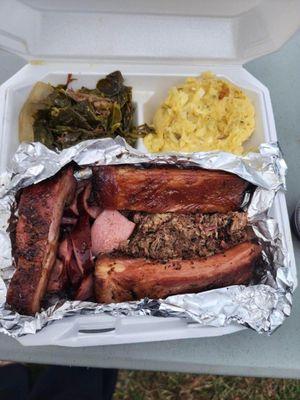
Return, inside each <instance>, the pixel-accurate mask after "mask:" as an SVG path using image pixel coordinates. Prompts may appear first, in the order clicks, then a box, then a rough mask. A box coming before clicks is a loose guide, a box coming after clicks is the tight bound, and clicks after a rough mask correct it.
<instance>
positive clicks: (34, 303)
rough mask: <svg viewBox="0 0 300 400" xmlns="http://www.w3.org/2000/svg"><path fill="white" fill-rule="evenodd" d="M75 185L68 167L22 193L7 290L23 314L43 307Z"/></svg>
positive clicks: (10, 302) (9, 298) (17, 308)
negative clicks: (14, 264)
mask: <svg viewBox="0 0 300 400" xmlns="http://www.w3.org/2000/svg"><path fill="white" fill-rule="evenodd" d="M75 188H76V180H75V178H74V176H73V170H72V168H71V167H69V168H67V169H65V170H63V171H61V172H60V173H58V174H57V175H56V176H55V177H53V178H50V179H47V180H45V181H42V182H40V183H38V184H36V185H32V186H29V187H27V188H25V189H24V190H23V192H22V194H21V197H20V202H19V220H18V223H17V228H16V246H15V247H16V261H17V270H16V272H15V274H14V276H13V278H12V280H11V283H10V285H9V289H8V293H7V303H8V304H9V305H11V306H12V307H13V308H14V309H15V310H16V311H18V312H20V313H21V314H29V315H31V314H35V313H36V312H38V311H39V310H40V304H41V300H42V298H43V296H44V294H45V291H46V288H47V284H48V280H49V276H50V273H51V271H52V268H53V265H54V263H55V260H56V252H57V242H58V237H59V231H60V229H59V228H60V223H61V218H62V214H63V209H64V206H65V204H66V203H67V202H69V201H71V199H72V197H73V195H74V192H75Z"/></svg>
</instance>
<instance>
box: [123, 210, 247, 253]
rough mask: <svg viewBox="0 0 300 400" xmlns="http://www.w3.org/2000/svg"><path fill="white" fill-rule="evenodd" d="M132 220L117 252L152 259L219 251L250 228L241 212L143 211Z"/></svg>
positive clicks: (238, 238)
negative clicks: (156, 212)
mask: <svg viewBox="0 0 300 400" xmlns="http://www.w3.org/2000/svg"><path fill="white" fill-rule="evenodd" d="M133 221H134V222H135V224H136V228H135V231H134V233H133V234H132V235H131V237H130V238H129V240H127V241H126V242H123V243H122V245H121V246H120V248H119V252H120V253H121V254H124V255H126V256H131V257H137V258H138V257H141V258H143V257H146V258H152V259H155V260H169V259H172V258H184V259H189V258H195V257H196V258H197V257H198V258H199V257H207V256H210V255H213V254H216V253H220V252H222V251H224V250H226V249H228V248H229V247H232V246H234V245H236V244H238V243H242V242H245V241H247V240H249V239H250V238H251V236H252V234H251V233H252V230H251V229H250V228H249V227H248V226H247V224H248V221H247V215H246V213H244V212H237V211H234V212H229V213H227V214H219V213H216V214H199V213H196V214H174V213H165V214H143V213H136V214H135V215H134V216H133Z"/></svg>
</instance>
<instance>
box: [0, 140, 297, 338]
mask: <svg viewBox="0 0 300 400" xmlns="http://www.w3.org/2000/svg"><path fill="white" fill-rule="evenodd" d="M70 161H75V162H76V163H77V164H78V165H80V166H84V165H90V164H98V165H107V164H123V163H126V164H140V163H156V164H176V165H184V166H191V165H193V166H200V167H203V168H207V169H219V170H224V171H228V172H232V173H234V174H237V175H239V176H240V177H242V178H243V179H245V180H247V181H249V182H251V183H253V184H254V185H256V186H257V188H256V189H255V192H254V194H253V196H252V198H251V201H250V204H249V205H248V207H247V212H248V217H249V219H250V222H251V224H252V226H253V229H254V231H255V233H256V235H257V237H258V238H259V241H260V242H261V243H263V244H264V246H263V247H264V251H263V260H264V268H263V273H262V274H261V276H260V282H259V284H256V285H250V286H243V285H241V286H230V287H226V288H222V289H215V290H210V291H207V292H203V293H198V294H183V295H176V296H170V297H168V298H167V299H164V300H151V299H144V300H141V301H136V302H128V303H119V304H105V305H102V304H95V303H90V302H79V301H65V302H64V303H59V302H57V303H55V302H54V304H53V305H52V306H51V307H50V308H48V309H47V310H43V311H42V312H40V313H38V314H36V316H35V317H28V316H21V315H19V314H17V313H15V312H13V311H11V310H9V308H8V307H6V305H5V296H6V288H7V285H8V283H9V280H10V278H11V276H12V274H13V272H14V270H15V267H14V259H13V256H12V254H11V241H10V234H9V232H10V230H11V229H12V228H11V226H12V222H11V221H12V218H11V217H12V210H13V209H14V208H15V195H16V193H17V191H18V190H19V189H21V188H23V187H25V186H28V185H31V184H33V183H37V182H39V181H41V180H44V179H46V178H49V177H51V176H53V175H54V174H55V173H56V172H58V171H59V170H60V169H61V168H62V167H63V166H64V165H66V164H68V163H69V162H70ZM286 169H287V167H286V164H285V162H284V160H283V158H282V156H281V153H280V150H279V147H278V145H277V144H276V143H271V144H270V143H268V144H262V145H261V146H260V148H259V152H258V153H248V154H247V155H245V156H236V155H234V154H229V153H224V152H218V151H216V152H202V153H193V154H179V155H178V154H176V155H174V154H167V155H166V154H164V155H155V154H144V153H140V152H139V151H137V150H136V149H133V148H131V147H130V146H128V145H127V144H126V142H125V141H124V140H123V139H122V138H116V139H115V140H113V139H99V140H90V141H86V142H82V143H80V144H78V145H76V146H73V147H71V148H68V149H66V150H63V151H62V152H60V153H58V152H55V151H51V150H49V149H47V148H46V147H45V146H44V145H42V144H41V143H23V144H21V145H20V146H19V148H18V150H17V152H16V154H15V156H14V158H13V160H12V162H11V166H10V169H9V170H7V171H6V172H5V173H3V174H2V175H0V274H1V278H0V332H4V333H6V334H9V335H11V336H13V337H16V338H17V337H19V336H22V335H24V334H34V333H36V332H37V331H39V330H40V329H42V328H43V327H44V326H45V325H47V324H49V323H50V322H52V321H54V320H57V319H62V318H65V317H68V316H70V315H76V314H99V313H106V314H110V315H114V316H116V315H120V314H122V315H135V316H136V315H153V316H163V317H180V318H185V319H187V320H189V321H194V322H197V323H199V324H201V325H209V326H215V327H221V326H226V325H229V324H235V325H236V324H240V325H243V326H246V327H249V328H252V329H254V330H256V331H257V332H266V333H272V332H273V331H274V330H275V329H276V328H277V327H278V326H280V325H281V324H282V323H283V321H284V319H285V318H286V317H287V316H289V315H290V312H291V305H292V293H293V291H294V289H295V287H296V285H297V277H296V269H295V265H294V263H293V260H291V259H290V255H289V253H288V251H287V248H286V246H285V243H284V240H283V239H284V238H282V237H281V233H280V230H279V226H278V223H277V222H276V221H275V220H274V219H273V218H271V217H270V216H269V211H270V209H271V206H272V204H273V201H274V197H275V195H276V193H277V192H278V191H279V190H282V189H285V174H286ZM86 172H87V169H86V170H85V171H83V173H86ZM77 178H78V179H80V174H79V176H77Z"/></svg>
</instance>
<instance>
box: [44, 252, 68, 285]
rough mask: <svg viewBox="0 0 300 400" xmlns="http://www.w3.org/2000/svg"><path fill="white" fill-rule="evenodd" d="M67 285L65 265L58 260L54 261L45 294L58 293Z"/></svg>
mask: <svg viewBox="0 0 300 400" xmlns="http://www.w3.org/2000/svg"><path fill="white" fill-rule="evenodd" d="M67 283H68V275H67V269H66V266H65V264H64V263H63V262H62V261H61V260H60V259H58V258H57V259H56V261H55V263H54V267H53V268H52V270H51V274H50V277H49V280H48V285H47V292H48V293H58V292H61V291H62V290H64V289H65V287H66V285H67Z"/></svg>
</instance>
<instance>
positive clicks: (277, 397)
mask: <svg viewBox="0 0 300 400" xmlns="http://www.w3.org/2000/svg"><path fill="white" fill-rule="evenodd" d="M249 399H251V400H267V399H268V400H296V399H300V381H297V380H292V379H261V378H237V377H222V376H219V377H215V376H210V375H209V376H208V375H203V376H201V375H194V374H181V373H165V372H146V371H120V372H119V379H118V383H117V388H116V392H115V395H114V400H249Z"/></svg>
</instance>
